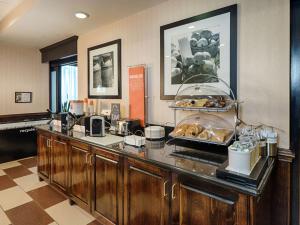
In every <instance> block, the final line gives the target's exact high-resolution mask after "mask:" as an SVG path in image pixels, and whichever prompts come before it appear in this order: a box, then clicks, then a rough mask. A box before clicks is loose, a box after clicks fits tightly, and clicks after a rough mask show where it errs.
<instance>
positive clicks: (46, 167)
mask: <svg viewBox="0 0 300 225" xmlns="http://www.w3.org/2000/svg"><path fill="white" fill-rule="evenodd" d="M37 140H38V143H37V145H38V151H37V155H38V157H37V167H38V171H39V173H40V174H41V175H42V176H43V177H42V178H43V179H49V176H50V149H51V148H50V142H51V136H49V135H47V134H45V133H40V134H39V135H38V139H37Z"/></svg>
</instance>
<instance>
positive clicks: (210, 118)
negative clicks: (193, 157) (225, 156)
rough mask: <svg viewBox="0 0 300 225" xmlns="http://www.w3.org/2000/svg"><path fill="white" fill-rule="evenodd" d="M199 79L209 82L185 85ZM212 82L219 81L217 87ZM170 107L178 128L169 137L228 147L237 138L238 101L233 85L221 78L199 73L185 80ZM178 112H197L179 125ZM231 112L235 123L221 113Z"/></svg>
mask: <svg viewBox="0 0 300 225" xmlns="http://www.w3.org/2000/svg"><path fill="white" fill-rule="evenodd" d="M198 76H201V77H202V78H204V79H207V82H205V83H199V84H193V85H189V86H186V84H188V83H189V81H190V80H192V79H195V77H198ZM210 80H214V81H215V80H218V85H215V84H216V82H214V83H210ZM219 87H222V89H221V88H219ZM226 89H227V90H226ZM169 108H171V109H173V110H174V124H175V128H174V130H173V132H172V133H171V134H170V136H171V137H172V138H175V139H185V140H191V141H197V142H203V143H210V144H217V145H229V143H230V142H231V141H232V139H233V138H235V139H236V127H237V124H238V121H239V120H238V102H237V101H236V98H235V95H234V93H233V91H232V90H231V88H230V86H229V85H228V84H227V83H226V82H225V81H224V80H222V79H221V78H218V77H216V76H214V75H205V74H200V75H195V76H192V77H190V78H188V79H186V80H185V81H184V82H183V83H182V84H181V85H180V87H179V89H178V91H177V94H176V96H175V98H174V101H173V102H172V103H171V104H170V105H169ZM178 110H180V111H194V112H195V114H193V115H189V116H187V117H186V118H184V119H183V120H181V121H180V122H179V123H178V121H177V111H178ZM229 111H230V112H233V113H231V115H233V117H234V118H233V121H234V122H233V123H232V124H231V123H229V122H228V119H227V120H226V119H225V117H223V116H222V112H229ZM215 113H218V116H217V115H214V114H215Z"/></svg>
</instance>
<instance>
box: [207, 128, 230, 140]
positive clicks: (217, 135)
mask: <svg viewBox="0 0 300 225" xmlns="http://www.w3.org/2000/svg"><path fill="white" fill-rule="evenodd" d="M230 133H231V131H230V130H227V129H215V128H212V129H211V137H210V140H211V141H214V142H225V141H226V139H227V137H228V136H229V135H230Z"/></svg>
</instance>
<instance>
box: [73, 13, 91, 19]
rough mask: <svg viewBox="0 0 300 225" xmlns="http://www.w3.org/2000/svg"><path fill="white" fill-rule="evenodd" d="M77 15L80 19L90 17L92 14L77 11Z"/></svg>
mask: <svg viewBox="0 0 300 225" xmlns="http://www.w3.org/2000/svg"><path fill="white" fill-rule="evenodd" d="M75 16H76V17H77V18H78V19H86V18H88V17H89V16H90V15H89V14H87V13H85V12H76V13H75Z"/></svg>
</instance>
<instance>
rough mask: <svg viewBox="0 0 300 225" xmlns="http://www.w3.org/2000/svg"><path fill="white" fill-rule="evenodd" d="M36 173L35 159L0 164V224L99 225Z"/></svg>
mask: <svg viewBox="0 0 300 225" xmlns="http://www.w3.org/2000/svg"><path fill="white" fill-rule="evenodd" d="M36 171H37V170H36V158H35V157H32V158H27V159H23V160H19V161H14V162H8V163H3V164H0V225H9V224H12V225H101V224H100V223H98V222H97V221H95V218H94V217H92V216H91V215H90V214H88V213H87V212H85V211H84V210H82V209H81V208H79V207H78V206H76V205H72V206H71V205H70V204H69V202H68V200H67V199H66V197H65V196H63V195H62V194H60V193H59V192H57V191H56V190H54V189H53V188H51V187H50V186H49V185H47V183H46V182H43V181H42V182H40V181H39V179H38V176H37V172H36Z"/></svg>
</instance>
